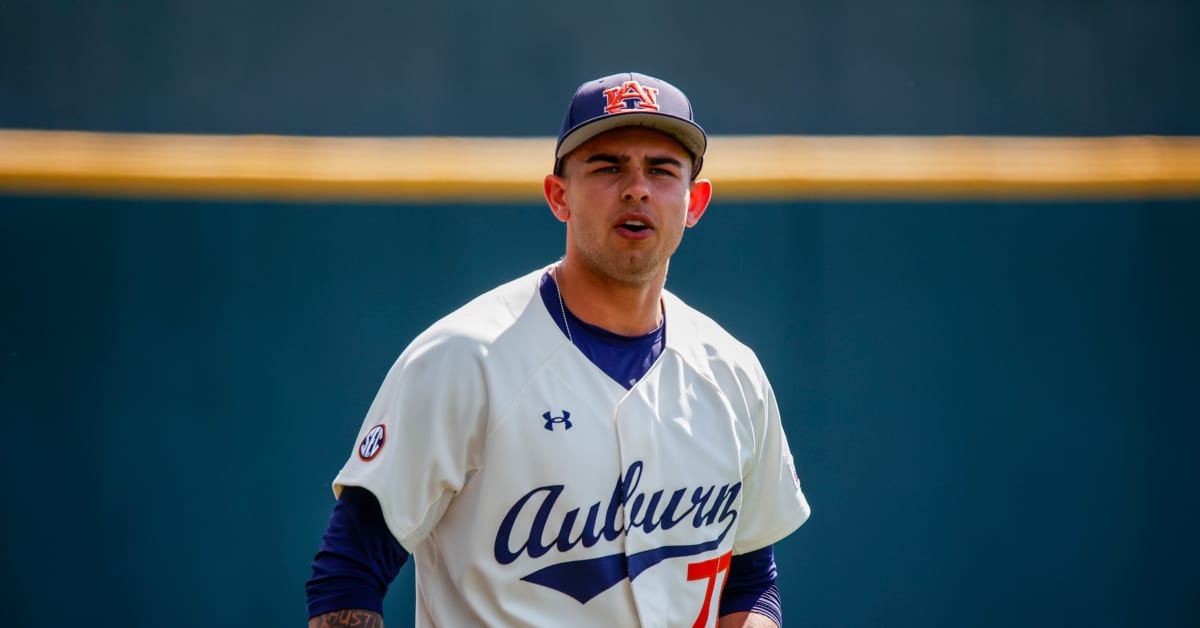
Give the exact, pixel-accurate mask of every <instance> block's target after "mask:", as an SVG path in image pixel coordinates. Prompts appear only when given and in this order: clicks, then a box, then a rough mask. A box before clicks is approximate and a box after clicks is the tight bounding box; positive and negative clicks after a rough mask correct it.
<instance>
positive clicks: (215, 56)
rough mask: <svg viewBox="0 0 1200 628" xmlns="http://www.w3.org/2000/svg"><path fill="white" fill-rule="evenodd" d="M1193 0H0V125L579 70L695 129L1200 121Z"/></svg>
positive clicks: (522, 99)
mask: <svg viewBox="0 0 1200 628" xmlns="http://www.w3.org/2000/svg"><path fill="white" fill-rule="evenodd" d="M1197 24H1200V3H1197V2H1194V1H1193V0H1007V1H1005V2H989V1H986V0H906V1H904V2H895V1H892V0H740V1H738V2H729V1H726V0H692V1H691V2H688V3H678V2H665V1H662V0H647V1H644V2H639V3H638V4H637V5H636V9H634V8H633V6H632V5H631V6H629V7H626V6H625V5H597V4H595V3H588V2H564V1H562V0H522V1H521V2H495V1H493V0H447V1H441V2H416V1H413V0H383V1H381V0H360V1H358V2H352V3H329V2H321V1H319V0H289V1H288V2H279V1H276V0H208V1H206V2H184V1H180V0H122V1H120V2H112V1H107V2H106V1H103V0H5V1H4V2H0V128H2V127H22V128H51V129H62V128H65V129H89V130H106V131H150V132H179V133H280V134H316V135H371V136H374V135H446V134H449V135H487V136H493V135H519V136H528V135H535V136H541V135H551V134H553V133H555V132H557V130H558V124H559V122H560V121H561V120H562V115H563V110H564V109H565V107H566V103H567V99H568V97H569V95H570V93H571V91H572V90H574V89H575V86H577V85H578V84H579V83H581V82H583V81H584V80H586V79H589V78H594V77H598V76H603V75H606V74H611V73H613V72H622V71H628V70H638V71H642V72H646V73H648V74H652V75H655V76H661V77H663V78H666V79H668V80H671V81H673V82H675V83H677V84H678V85H679V86H680V87H682V88H684V90H685V91H687V93H688V94H689V95H690V96H691V97H692V99H693V101H694V102H695V104H696V111H697V115H698V116H699V120H700V122H701V124H702V125H703V126H704V127H705V128H706V129H707V130H709V131H710V132H714V133H721V134H734V133H751V134H754V133H800V134H830V133H833V134H934V135H940V134H1007V135H1121V134H1140V133H1153V134H1175V135H1200V116H1198V115H1197V112H1200V81H1197V80H1195V76H1196V68H1197V67H1200V38H1198V37H1196V36H1195V35H1196V26H1197Z"/></svg>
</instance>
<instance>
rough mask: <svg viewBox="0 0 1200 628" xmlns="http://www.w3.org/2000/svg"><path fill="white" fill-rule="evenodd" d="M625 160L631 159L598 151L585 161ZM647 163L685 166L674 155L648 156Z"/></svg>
mask: <svg viewBox="0 0 1200 628" xmlns="http://www.w3.org/2000/svg"><path fill="white" fill-rule="evenodd" d="M625 161H629V160H628V159H627V158H622V157H618V156H617V155H613V154H610V153H596V154H595V155H591V156H589V157H588V158H587V159H585V160H584V163H588V164H591V163H596V162H602V163H606V164H619V163H622V162H625ZM646 163H647V164H649V165H651V166H662V165H664V164H666V165H672V166H675V167H677V168H682V167H683V162H682V161H679V160H678V159H676V158H674V157H647V158H646Z"/></svg>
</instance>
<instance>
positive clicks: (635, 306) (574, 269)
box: [554, 260, 667, 336]
mask: <svg viewBox="0 0 1200 628" xmlns="http://www.w3.org/2000/svg"><path fill="white" fill-rule="evenodd" d="M554 279H555V281H557V282H558V290H559V294H560V295H562V298H563V302H564V303H565V304H566V306H567V307H569V308H570V309H571V313H572V314H574V315H575V316H576V317H577V318H579V319H580V320H582V321H584V322H585V323H588V324H589V325H595V326H597V327H600V328H603V329H607V330H608V331H611V332H613V333H615V334H621V335H622V336H639V335H642V334H648V333H650V332H652V331H654V330H655V329H658V326H659V325H661V324H662V291H663V285H664V284H665V283H666V279H667V272H666V268H664V269H663V270H662V271H661V272H660V273H658V275H657V276H655V277H653V278H651V279H650V280H649V281H647V282H645V283H643V284H630V283H625V282H619V281H616V280H614V279H611V278H608V277H604V276H602V275H599V274H597V273H593V272H589V271H588V270H587V269H586V268H584V266H583V264H578V263H569V262H567V261H565V260H564V261H563V262H560V263H559V264H558V266H557V267H556V268H555V269H554Z"/></svg>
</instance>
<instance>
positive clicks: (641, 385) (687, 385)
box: [334, 269, 809, 627]
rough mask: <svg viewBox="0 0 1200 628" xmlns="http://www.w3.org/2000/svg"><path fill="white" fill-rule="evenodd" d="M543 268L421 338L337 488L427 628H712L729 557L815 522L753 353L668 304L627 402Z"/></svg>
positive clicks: (393, 377) (386, 389)
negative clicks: (550, 297)
mask: <svg viewBox="0 0 1200 628" xmlns="http://www.w3.org/2000/svg"><path fill="white" fill-rule="evenodd" d="M543 272H545V269H542V270H538V271H536V272H534V273H531V274H529V275H526V276H524V277H522V278H520V279H517V280H516V281H513V282H510V283H508V284H505V285H503V286H500V287H499V288H496V289H494V290H492V291H490V292H488V293H486V294H483V295H482V296H480V297H478V298H476V299H475V300H473V301H471V302H470V303H468V304H467V305H465V306H464V307H462V308H460V309H459V310H458V311H456V312H454V313H452V314H450V315H449V316H447V317H446V318H444V319H442V320H441V321H439V322H437V323H436V324H434V325H433V326H432V327H431V328H430V329H428V330H427V331H425V332H424V333H423V334H421V335H420V336H418V337H417V338H416V339H415V340H414V341H413V343H412V344H411V345H410V346H409V347H408V348H407V349H406V350H405V351H404V353H403V354H401V356H400V357H399V359H398V360H397V361H396V363H395V365H394V366H393V367H392V369H391V371H390V372H389V373H388V375H387V378H386V380H385V381H384V383H383V386H382V388H381V389H380V391H379V394H378V396H377V397H376V399H375V401H374V403H373V404H372V405H371V408H370V411H369V412H368V414H367V417H366V420H365V421H364V422H363V426H362V429H361V430H360V433H359V435H358V441H357V445H356V447H355V450H354V452H353V453H352V454H351V456H350V459H349V461H348V462H347V463H346V465H345V466H344V467H343V468H342V470H341V472H340V473H339V474H338V476H337V478H336V479H335V480H334V492H335V494H337V493H340V491H341V488H342V487H343V486H361V487H363V488H366V489H368V490H370V491H371V492H372V493H374V494H375V496H376V497H377V498H378V499H379V503H380V505H381V507H382V510H383V516H384V519H385V520H386V521H387V525H388V528H389V529H390V530H391V532H392V534H394V535H395V537H396V539H397V540H398V541H399V542H400V544H401V545H402V546H404V548H405V549H407V550H408V551H410V552H411V553H412V554H413V556H414V558H415V562H416V579H417V597H416V603H417V621H416V623H417V625H418V626H453V627H459V626H476V625H491V626H550V625H567V624H569V625H572V626H606V627H607V626H632V625H638V624H644V625H648V626H693V625H701V626H713V625H716V621H717V605H718V602H719V599H720V592H721V588H722V586H723V585H724V582H725V578H726V576H727V575H728V568H729V557H730V555H731V554H742V553H745V552H749V551H753V550H756V549H761V548H763V547H766V546H767V545H770V544H772V543H775V542H776V541H779V540H780V539H782V538H783V537H785V536H787V535H788V534H789V533H791V532H792V531H793V530H795V529H796V528H797V527H799V526H800V525H801V524H802V523H803V522H804V521H805V520H806V519H807V518H808V515H809V506H808V503H807V501H806V500H805V497H804V494H803V493H802V492H801V490H800V482H799V480H798V479H797V477H796V473H795V469H794V466H793V464H792V456H791V453H790V451H789V449H788V444H787V439H786V437H785V436H784V433H783V429H782V427H781V425H780V421H779V413H778V409H777V408H776V405H775V396H774V394H773V393H772V391H771V387H770V384H769V383H768V381H767V378H766V376H765V374H764V373H763V370H762V367H761V366H760V364H759V362H758V359H757V358H756V357H755V355H754V353H753V352H752V351H750V350H749V349H748V348H746V347H745V346H744V345H742V344H741V343H739V342H738V341H736V340H735V339H734V338H733V337H732V336H730V335H729V334H728V333H727V332H725V331H724V330H723V329H721V328H720V327H719V326H718V325H717V324H716V323H715V322H713V321H712V320H710V319H709V318H707V317H705V316H703V315H701V314H700V313H698V312H696V311H695V310H692V309H691V308H689V307H688V306H687V305H685V304H684V303H683V302H682V301H680V300H679V299H678V298H676V297H674V296H673V295H671V294H669V293H664V297H663V301H664V308H665V315H666V321H667V329H666V330H667V333H666V346H665V348H664V349H663V352H662V355H661V356H660V357H659V359H658V360H657V362H655V364H654V365H653V366H652V367H651V368H650V370H649V371H648V372H647V373H646V374H645V376H644V377H643V378H642V379H641V381H639V382H638V383H637V384H636V385H634V386H633V387H632V389H631V390H626V389H625V388H624V387H622V386H621V385H620V384H618V383H617V382H615V381H613V380H612V379H610V378H609V376H608V375H606V374H605V373H604V372H602V371H601V370H600V369H599V368H598V367H596V365H595V364H593V363H592V362H591V361H589V359H588V358H587V357H586V356H584V355H583V353H581V352H580V351H579V350H578V349H577V348H576V347H575V346H574V345H572V344H571V342H570V341H569V340H568V339H567V338H566V336H565V335H564V334H563V333H562V332H561V331H560V330H559V328H558V327H557V325H556V323H555V322H554V320H553V319H552V318H551V316H550V314H549V313H548V312H547V310H546V308H545V307H544V305H543V303H542V300H541V297H540V295H539V292H538V280H539V278H540V276H541V275H542V273H543Z"/></svg>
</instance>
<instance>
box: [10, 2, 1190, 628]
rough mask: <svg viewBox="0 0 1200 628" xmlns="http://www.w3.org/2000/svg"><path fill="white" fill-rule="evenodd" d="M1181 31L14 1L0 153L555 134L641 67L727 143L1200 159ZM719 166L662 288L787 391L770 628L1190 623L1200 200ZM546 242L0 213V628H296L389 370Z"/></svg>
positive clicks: (773, 11) (496, 213)
mask: <svg viewBox="0 0 1200 628" xmlns="http://www.w3.org/2000/svg"><path fill="white" fill-rule="evenodd" d="M1198 26H1200V4H1197V3H1194V2H1188V1H1186V0H1140V1H1137V2H1134V1H1133V0H1090V1H1075V0H1046V1H1041V2H1033V1H1025V0H1016V1H1013V2H1007V3H992V2H983V1H980V0H969V1H962V0H959V1H950V0H917V1H915V2H907V3H894V2H885V1H883V0H850V1H841V2H824V1H820V2H818V1H812V0H801V1H786V2H785V1H782V0H781V1H754V0H750V1H744V2H737V3H726V2H716V1H709V0H701V1H699V2H693V3H688V4H679V3H665V2H648V3H643V4H638V5H592V4H583V3H564V2H549V1H545V0H530V1H527V2H521V3H512V4H509V3H496V2H482V1H478V0H470V1H462V2H446V3H432V2H431V3H413V2H406V1H399V2H395V1H394V2H355V3H348V4H347V3H343V4H341V5H339V6H337V7H333V6H332V5H330V4H329V3H323V2H312V1H306V0H299V1H292V2H286V3H285V2H273V1H251V2H247V1H244V0H243V1H239V2H234V1H232V0H210V1H209V2H204V3H196V2H178V1H154V2H151V1H149V0H126V1H124V2H91V1H87V2H85V1H78V2H70V1H65V0H60V1H32V0H0V128H7V129H48V130H88V131H120V132H153V133H189V134H191V133H195V134H281V135H317V136H410V135H416V136H438V135H448V136H515V137H549V136H553V135H555V134H556V133H557V131H558V126H559V123H560V120H561V117H562V114H563V111H564V109H565V107H566V104H567V101H568V99H569V97H570V95H571V93H572V91H573V90H574V89H575V87H576V86H577V85H578V84H579V83H581V82H583V81H584V80H588V79H591V78H595V77H598V76H601V75H605V74H610V73H613V72H617V71H625V70H637V71H642V72H645V73H648V74H651V75H656V76H660V77H663V78H666V79H668V80H669V81H671V82H673V83H675V84H676V85H678V86H680V87H681V88H683V89H684V90H685V91H686V92H687V93H688V94H689V96H690V97H691V98H692V101H693V103H694V105H695V108H696V111H697V116H698V120H699V121H700V122H701V124H702V125H704V126H705V128H706V129H707V130H708V131H709V132H710V133H711V134H714V135H755V134H795V135H879V134H883V135H985V136H987V135H1032V136H1106V135H1139V134H1155V135H1184V136H1194V135H1200V82H1198V81H1197V80H1196V68H1197V67H1200V39H1198V38H1197V37H1196V32H1197V27H1198ZM549 157H550V156H549V155H547V169H548V168H549V167H550V159H549ZM714 183H715V185H716V190H717V192H716V194H717V197H716V200H715V202H714V205H713V206H712V207H711V208H710V210H709V212H708V214H707V215H706V216H705V219H704V220H703V221H702V222H701V223H700V224H699V225H698V226H697V227H696V228H695V229H693V230H691V231H690V232H689V235H688V237H687V238H686V239H685V241H684V244H683V246H682V248H681V249H680V251H679V253H678V254H677V256H676V259H675V262H674V263H673V264H672V268H671V277H670V280H669V282H668V288H669V289H671V290H672V291H674V292H675V293H677V294H679V295H680V296H681V297H683V298H684V299H685V300H688V301H689V302H691V303H692V304H693V305H695V306H697V307H699V308H700V309H702V310H704V311H706V312H707V313H709V314H710V315H712V316H713V317H714V318H715V319H717V320H718V321H719V322H721V323H722V324H723V325H725V326H726V328H728V329H729V330H730V331H732V332H733V333H734V334H735V335H737V336H739V337H740V338H741V339H743V340H744V341H745V342H746V343H747V344H749V345H751V346H752V347H754V348H756V349H757V350H758V353H759V356H760V358H761V359H762V362H763V363H764V365H765V367H766V369H767V372H768V373H769V374H770V376H771V378H772V381H773V384H774V386H775V389H776V392H777V394H778V397H779V403H780V405H781V407H782V410H783V412H784V415H785V427H786V429H787V431H788V434H789V437H790V439H791V444H792V448H793V452H794V453H795V455H796V457H797V462H798V467H799V473H800V476H801V480H802V482H803V483H804V486H805V491H806V493H807V495H808V496H809V499H810V501H811V503H812V505H813V510H814V513H813V517H812V519H811V520H810V521H809V522H808V523H807V524H805V526H804V527H802V528H801V529H800V530H799V531H798V532H797V533H795V534H794V535H792V536H791V537H789V538H788V539H786V540H785V541H783V542H781V543H780V544H779V545H778V546H777V558H778V561H779V567H780V572H781V590H782V592H783V596H784V612H785V617H786V619H787V624H788V625H790V626H829V627H842V626H845V627H859V626H862V627H868V626H896V627H923V626H989V627H990V626H997V627H999V626H1012V625H1023V626H1196V625H1200V586H1198V581H1197V576H1196V565H1197V561H1198V560H1200V547H1198V545H1200V543H1198V538H1200V536H1198V535H1197V534H1196V529H1197V527H1198V525H1200V497H1198V492H1197V490H1196V488H1195V481H1196V480H1197V478H1198V477H1200V463H1198V462H1197V457H1196V453H1195V450H1196V448H1197V445H1198V444H1200V427H1198V423H1200V421H1198V419H1200V403H1198V396H1200V368H1198V366H1197V357H1196V356H1197V355H1198V351H1200V334H1198V332H1197V329H1196V328H1197V321H1200V252H1198V251H1197V244H1196V243H1197V239H1198V237H1200V199H1197V198H1173V199H1166V200H1163V199H1156V198H1149V197H1148V198H1130V197H1127V196H1126V197H1120V198H1111V199H1100V200H1088V201H1082V200H1055V201H1041V200H1036V199H1035V200H1027V199H1025V200H1016V199H1008V198H1004V197H1003V196H1001V197H998V198H994V199H988V200H978V199H976V200H971V201H957V200H954V199H948V200H940V201H936V202H932V201H922V200H914V199H906V198H897V199H873V200H854V199H836V200H835V199H829V198H796V199H792V200H781V201H775V202H742V201H732V202H730V201H722V199H721V197H720V189H721V188H720V185H721V182H720V181H719V180H718V181H715V182H714ZM534 184H535V185H536V181H535V182H534ZM562 249H563V231H562V227H561V225H560V224H559V223H558V222H557V221H555V220H554V219H553V217H552V216H551V215H550V214H549V212H548V211H547V210H546V208H545V207H544V206H543V205H542V204H540V203H536V202H531V203H519V202H515V203H514V202H505V203H495V204H492V203H438V204H431V205H415V204H398V203H386V202H374V203H361V202H359V203H352V202H344V203H336V202H320V203H315V202H310V203H304V202H296V203H289V202H272V201H265V200H264V201H249V200H236V199H230V200H204V201H198V200H173V201H165V200H159V199H155V198H141V199H136V200H131V199H117V198H105V197H100V196H97V197H92V198H89V197H80V196H77V195H54V194H40V195H20V194H15V193H12V192H8V193H0V255H2V256H3V264H2V266H0V268H2V270H0V289H2V290H0V295H2V296H0V299H2V304H3V307H0V395H2V398H0V416H2V421H0V443H3V446H4V452H3V455H2V456H0V465H2V466H0V482H2V484H0V488H2V489H3V494H4V497H5V510H4V515H3V517H0V522H2V523H0V561H2V564H3V565H4V572H5V573H4V576H3V579H4V586H3V587H2V588H0V591H2V594H0V595H3V600H2V602H3V608H4V614H5V617H6V623H8V624H9V625H18V626H23V625H33V624H34V623H35V622H42V621H45V620H47V619H49V620H51V622H52V623H54V624H56V625H64V626H86V625H106V624H108V623H110V622H111V621H116V619H114V618H120V622H121V623H122V625H129V626H161V625H170V626H298V625H304V623H305V621H306V612H305V598H304V582H305V580H306V579H307V578H308V576H309V563H310V561H311V559H312V556H313V554H314V553H315V551H316V549H317V547H318V546H319V542H320V536H321V533H322V531H323V530H324V527H325V523H326V520H327V518H328V515H329V511H330V509H331V508H332V505H333V497H332V494H331V492H330V489H329V483H330V481H331V480H332V478H333V476H334V475H335V474H336V472H337V470H338V469H339V468H340V466H341V464H342V463H343V461H344V460H345V459H346V457H347V456H348V455H350V452H351V451H352V448H353V446H354V442H353V439H354V436H355V434H356V431H357V428H358V426H359V424H360V422H361V420H362V417H363V415H364V413H365V412H366V410H367V407H368V405H369V403H370V402H371V400H372V398H373V396H374V394H375V392H376V390H377V387H378V386H379V384H380V382H381V381H382V378H383V376H384V374H385V372H386V371H387V369H388V367H389V366H390V365H391V363H392V361H393V360H394V359H395V357H396V356H397V355H398V354H399V352H400V351H401V350H403V348H404V347H405V346H406V345H407V343H408V342H409V340H410V339H411V338H412V337H413V336H414V335H415V334H417V333H418V332H420V331H421V330H422V329H423V328H424V327H426V326H427V325H428V324H430V323H431V322H432V321H434V320H435V319H437V318H438V317H440V316H442V315H444V314H446V313H448V312H449V311H451V310H452V309H454V308H455V307H457V306H458V305H459V304H461V303H463V302H465V301H466V300H467V299H469V298H471V297H472V296H474V295H476V294H477V293H479V292H482V291H484V290H486V289H488V288H490V287H492V286H494V285H497V284H499V283H501V282H503V281H505V280H507V279H509V278H511V277H513V276H516V275H517V274H519V273H523V272H526V271H528V270H531V269H533V268H535V267H537V266H539V265H543V264H547V263H549V262H552V261H553V260H555V259H556V258H557V257H558V256H559V255H560V254H561V252H562ZM412 586H413V585H412V568H411V565H409V566H407V567H406V568H405V569H404V570H403V572H402V575H401V576H400V578H399V579H398V580H397V582H396V583H395V584H394V585H393V587H392V591H391V593H390V594H389V597H388V600H387V609H386V610H387V613H386V616H387V619H388V624H389V625H392V626H403V625H409V624H410V623H411V621H412V613H413V606H412Z"/></svg>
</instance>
